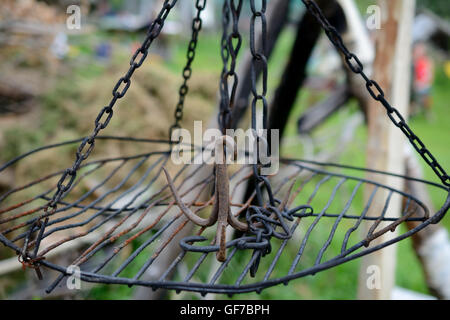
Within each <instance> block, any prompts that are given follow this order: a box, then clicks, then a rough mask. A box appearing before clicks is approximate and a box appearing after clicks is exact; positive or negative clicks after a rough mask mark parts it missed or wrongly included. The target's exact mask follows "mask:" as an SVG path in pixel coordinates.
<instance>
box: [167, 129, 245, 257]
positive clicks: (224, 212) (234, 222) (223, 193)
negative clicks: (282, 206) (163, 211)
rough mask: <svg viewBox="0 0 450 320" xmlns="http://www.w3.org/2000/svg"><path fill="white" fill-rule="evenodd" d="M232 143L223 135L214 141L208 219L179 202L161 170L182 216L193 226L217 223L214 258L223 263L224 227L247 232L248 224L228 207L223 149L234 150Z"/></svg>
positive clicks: (228, 197)
mask: <svg viewBox="0 0 450 320" xmlns="http://www.w3.org/2000/svg"><path fill="white" fill-rule="evenodd" d="M234 146H235V145H234V141H233V139H232V138H231V137H230V136H226V135H223V136H221V137H220V138H218V139H217V140H216V145H215V152H216V154H215V163H214V167H215V173H216V174H215V194H214V205H213V210H212V213H211V215H210V216H209V218H207V219H205V218H201V217H199V216H198V215H196V214H195V213H194V212H192V210H191V209H189V208H188V207H187V206H186V205H185V204H184V202H183V201H182V200H181V198H180V195H179V194H178V192H177V190H176V187H175V186H174V184H173V181H172V178H171V177H170V175H169V173H168V172H167V170H166V169H165V168H163V170H164V173H165V175H166V178H167V182H168V184H169V188H170V190H171V191H172V194H173V196H174V198H175V201H176V202H177V204H178V206H179V207H180V209H181V211H182V212H183V214H184V215H185V216H186V217H187V218H188V219H189V220H190V221H192V222H193V223H194V224H196V225H198V226H201V227H209V226H212V225H214V224H215V223H216V222H217V233H216V244H218V245H219V246H220V250H219V251H218V252H217V253H216V258H217V260H218V261H221V262H223V261H225V259H226V242H227V240H226V227H227V225H228V224H230V225H231V226H232V227H233V228H235V229H236V230H239V231H242V232H246V231H247V230H248V224H247V223H246V222H241V221H239V219H238V218H236V217H235V216H234V215H233V213H232V212H231V207H230V196H229V189H230V187H229V185H230V182H229V179H228V171H227V163H226V152H225V149H226V148H227V147H228V148H229V149H231V150H234Z"/></svg>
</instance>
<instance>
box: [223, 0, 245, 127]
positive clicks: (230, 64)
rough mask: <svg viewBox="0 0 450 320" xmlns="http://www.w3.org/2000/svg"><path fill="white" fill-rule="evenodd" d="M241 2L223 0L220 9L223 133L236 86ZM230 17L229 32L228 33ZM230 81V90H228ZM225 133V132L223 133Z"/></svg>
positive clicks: (239, 45)
mask: <svg viewBox="0 0 450 320" xmlns="http://www.w3.org/2000/svg"><path fill="white" fill-rule="evenodd" d="M242 3H243V1H242V0H237V3H236V1H235V0H225V2H224V4H223V7H222V28H223V33H222V39H221V57H222V62H223V69H222V73H221V78H220V112H219V120H218V121H219V126H220V128H221V129H222V131H223V132H224V131H225V129H227V128H228V127H229V124H230V116H231V110H232V109H233V106H234V98H235V95H236V90H237V86H238V82H239V80H238V75H237V73H236V63H237V56H238V54H239V51H240V49H241V45H242V36H241V34H240V33H239V18H240V15H241V10H242ZM230 16H231V22H232V25H231V32H229V30H228V29H229V25H230ZM230 81H232V82H231V90H230ZM224 133H225V132H224Z"/></svg>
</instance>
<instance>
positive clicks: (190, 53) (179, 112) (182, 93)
mask: <svg viewBox="0 0 450 320" xmlns="http://www.w3.org/2000/svg"><path fill="white" fill-rule="evenodd" d="M205 6H206V0H197V1H196V4H195V8H196V9H197V14H196V16H195V17H194V19H193V20H192V36H191V40H190V41H189V45H188V50H187V54H186V57H187V62H186V65H185V67H184V68H183V73H182V76H183V84H182V85H181V86H180V89H179V90H178V95H179V99H178V103H177V107H176V109H175V113H174V117H175V122H174V124H173V125H172V126H171V127H170V130H169V139H171V137H172V132H173V130H175V129H178V128H180V122H181V120H182V119H183V108H184V101H185V98H186V95H187V93H188V91H189V87H188V85H187V83H188V81H189V79H190V78H191V75H192V67H191V66H192V62H193V61H194V59H195V52H196V48H197V41H198V35H199V33H200V31H201V29H202V24H203V21H202V18H201V13H202V11H203V10H204V9H205Z"/></svg>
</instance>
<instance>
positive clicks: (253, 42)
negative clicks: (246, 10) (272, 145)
mask: <svg viewBox="0 0 450 320" xmlns="http://www.w3.org/2000/svg"><path fill="white" fill-rule="evenodd" d="M258 2H259V6H257V5H256V1H255V0H250V9H251V11H252V17H251V18H250V53H251V55H252V61H251V66H250V78H251V88H252V96H253V98H252V102H251V105H252V130H253V134H254V136H255V138H256V150H255V152H256V154H257V159H256V160H257V163H256V164H254V165H253V175H254V176H255V178H256V179H255V190H256V198H257V201H258V204H259V205H260V206H263V204H264V201H263V197H262V190H261V186H260V182H262V183H263V184H264V186H265V187H266V191H267V194H268V196H269V202H270V205H272V206H275V198H274V197H273V193H272V187H271V185H270V182H269V179H267V178H266V177H264V176H262V175H261V172H260V169H261V161H260V150H259V145H260V142H261V140H262V138H261V137H260V136H259V135H258V133H257V129H258V128H257V123H256V117H257V115H256V107H257V104H258V102H259V103H261V104H262V110H263V112H262V129H267V99H266V94H267V76H268V71H267V58H266V57H267V21H266V8H267V1H266V0H259V1H258ZM257 26H259V29H260V30H259V31H260V32H259V34H260V40H261V43H260V45H259V46H258V39H257V37H256V34H257V32H256V29H257ZM258 69H259V70H261V77H262V79H261V87H260V88H259V89H258V85H257V82H258V77H257V70H258ZM263 142H266V141H263ZM266 143H267V142H266ZM268 147H269V146H268V145H267V146H266V151H269V149H268Z"/></svg>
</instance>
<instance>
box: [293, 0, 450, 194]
mask: <svg viewBox="0 0 450 320" xmlns="http://www.w3.org/2000/svg"><path fill="white" fill-rule="evenodd" d="M301 1H302V2H303V3H304V4H305V6H306V8H307V10H308V12H309V13H311V14H312V15H313V16H314V17H315V18H316V19H317V21H318V22H319V23H320V25H321V26H322V28H323V29H324V31H325V34H326V35H327V37H328V38H329V39H330V41H331V42H332V43H333V45H334V46H335V47H336V49H338V50H339V51H340V52H341V53H342V55H343V56H344V58H345V62H346V64H347V65H348V67H349V68H350V70H352V71H353V72H354V73H355V74H360V75H361V77H362V78H363V79H364V80H365V81H366V89H367V91H368V92H369V94H370V96H371V97H372V98H373V99H374V100H376V101H378V102H380V103H381V105H382V106H383V107H384V108H385V109H386V112H387V115H388V117H389V119H391V121H392V123H393V124H394V125H395V126H397V127H398V128H400V130H401V131H402V132H403V133H404V135H405V136H406V137H407V138H408V140H409V142H410V143H411V145H412V146H413V147H414V149H415V150H416V151H417V152H418V153H419V154H420V156H421V157H422V158H423V159H424V160H425V162H426V163H427V164H428V165H429V166H430V167H431V169H432V170H433V171H434V173H435V174H436V175H437V176H438V177H439V179H440V180H441V181H442V183H443V184H444V185H445V186H447V187H450V176H449V175H448V174H447V172H446V171H445V170H444V169H443V167H442V166H441V165H440V164H439V162H438V161H437V159H436V158H435V157H434V156H433V154H432V153H431V152H430V151H429V150H428V149H427V148H426V146H425V144H424V143H423V142H422V140H420V138H419V137H418V136H417V135H416V134H414V132H413V131H412V130H411V128H410V127H409V126H408V124H407V123H406V121H405V119H404V117H403V116H402V115H401V113H400V112H399V111H398V110H397V109H396V108H394V107H392V106H391V104H390V103H389V102H388V101H387V100H386V98H385V95H384V92H383V89H382V88H381V87H380V85H379V84H378V83H377V82H376V81H375V80H373V79H370V78H369V77H368V76H367V75H366V74H365V72H364V67H363V64H362V63H361V61H360V60H359V58H358V57H357V56H356V55H355V54H354V53H352V52H350V51H349V50H348V48H347V47H346V46H345V44H344V42H343V41H342V37H341V36H340V34H339V32H338V31H337V30H336V28H334V27H333V26H332V25H331V24H330V22H329V21H328V19H327V18H326V17H325V15H324V14H323V12H322V10H321V9H320V8H319V6H318V5H317V3H316V2H315V1H314V0H301Z"/></svg>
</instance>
